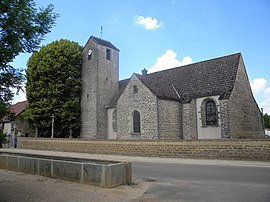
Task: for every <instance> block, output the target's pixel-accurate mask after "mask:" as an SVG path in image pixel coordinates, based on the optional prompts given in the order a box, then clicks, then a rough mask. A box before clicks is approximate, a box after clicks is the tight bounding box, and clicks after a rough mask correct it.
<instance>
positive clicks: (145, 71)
mask: <svg viewBox="0 0 270 202" xmlns="http://www.w3.org/2000/svg"><path fill="white" fill-rule="evenodd" d="M142 75H143V76H145V75H147V70H146V69H145V68H144V69H143V70H142Z"/></svg>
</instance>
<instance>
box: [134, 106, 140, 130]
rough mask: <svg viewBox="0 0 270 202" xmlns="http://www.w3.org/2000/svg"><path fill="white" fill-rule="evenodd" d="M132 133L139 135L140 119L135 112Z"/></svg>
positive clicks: (138, 114)
mask: <svg viewBox="0 0 270 202" xmlns="http://www.w3.org/2000/svg"><path fill="white" fill-rule="evenodd" d="M133 133H141V117H140V113H139V112H138V111H137V110H135V111H134V112H133Z"/></svg>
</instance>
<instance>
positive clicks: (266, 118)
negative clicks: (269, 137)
mask: <svg viewBox="0 0 270 202" xmlns="http://www.w3.org/2000/svg"><path fill="white" fill-rule="evenodd" d="M263 119H264V126H265V127H266V128H270V116H269V115H268V114H267V113H266V114H264V115H263Z"/></svg>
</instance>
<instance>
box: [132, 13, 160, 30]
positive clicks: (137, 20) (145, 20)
mask: <svg viewBox="0 0 270 202" xmlns="http://www.w3.org/2000/svg"><path fill="white" fill-rule="evenodd" d="M134 24H135V25H136V26H142V27H144V28H145V29H148V30H156V29H159V28H160V27H161V26H162V25H163V22H158V20H157V19H156V18H152V17H149V16H147V17H143V16H138V15H135V16H134Z"/></svg>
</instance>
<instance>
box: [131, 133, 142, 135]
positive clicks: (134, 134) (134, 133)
mask: <svg viewBox="0 0 270 202" xmlns="http://www.w3.org/2000/svg"><path fill="white" fill-rule="evenodd" d="M130 135H141V133H130Z"/></svg>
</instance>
